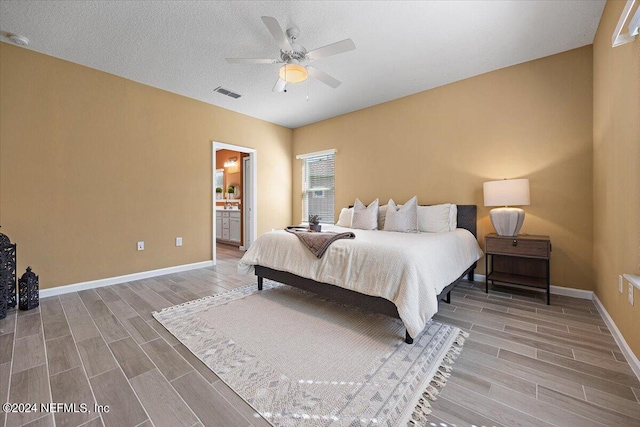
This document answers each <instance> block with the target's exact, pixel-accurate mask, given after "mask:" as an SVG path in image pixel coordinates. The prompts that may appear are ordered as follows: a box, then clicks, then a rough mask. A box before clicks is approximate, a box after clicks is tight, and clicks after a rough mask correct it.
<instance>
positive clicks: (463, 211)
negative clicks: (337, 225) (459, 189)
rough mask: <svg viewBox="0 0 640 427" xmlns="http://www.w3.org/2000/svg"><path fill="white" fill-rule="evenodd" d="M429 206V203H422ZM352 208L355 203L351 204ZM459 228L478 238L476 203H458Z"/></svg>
mask: <svg viewBox="0 0 640 427" xmlns="http://www.w3.org/2000/svg"><path fill="white" fill-rule="evenodd" d="M420 206H429V205H420ZM349 207H350V208H352V207H353V205H349ZM457 220H458V228H464V229H465V230H469V231H470V232H471V234H473V235H474V236H475V237H476V239H477V238H478V229H477V227H478V224H477V221H478V207H477V206H476V205H458V218H457Z"/></svg>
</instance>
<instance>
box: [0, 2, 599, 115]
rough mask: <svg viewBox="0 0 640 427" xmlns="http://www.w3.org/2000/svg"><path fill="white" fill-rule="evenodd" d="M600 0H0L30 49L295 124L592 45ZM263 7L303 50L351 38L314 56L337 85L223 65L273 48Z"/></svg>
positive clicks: (4, 22)
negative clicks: (350, 45) (281, 83)
mask: <svg viewBox="0 0 640 427" xmlns="http://www.w3.org/2000/svg"><path fill="white" fill-rule="evenodd" d="M604 4H605V0H596V1H584V0H579V1H567V0H565V1H547V0H544V1H424V2H401V1H375V2H372V1H349V2H347V1H344V2H337V1H332V2H329V1H295V2H294V1H289V2H288V1H271V2H258V1H252V2H242V1H219V2H213V1H187V2H178V1H163V2H160V1H144V2H143V1H47V2H45V1H26V0H21V1H9V0H2V1H1V3H0V30H1V31H3V32H9V33H16V34H20V35H23V36H26V37H27V38H29V40H30V44H29V47H28V48H29V49H33V50H35V51H38V52H42V53H45V54H48V55H52V56H55V57H59V58H62V59H65V60H68V61H71V62H75V63H78V64H82V65H86V66H88V67H92V68H96V69H99V70H103V71H106V72H108V73H112V74H115V75H118V76H122V77H125V78H128V79H131V80H135V81H138V82H141V83H145V84H147V85H151V86H155V87H158V88H162V89H165V90H168V91H171V92H175V93H178V94H181V95H184V96H188V97H190V98H195V99H198V100H201V101H204V102H207V103H210V104H214V105H218V106H220V107H223V108H227V109H229V110H233V111H237V112H239V113H243V114H247V115H249V116H253V117H258V118H260V119H264V120H267V121H270V122H273V123H277V124H280V125H283V126H287V127H289V128H296V127H299V126H303V125H305V124H309V123H313V122H317V121H320V120H323V119H327V118H330V117H334V116H337V115H340V114H344V113H347V112H350V111H354V110H358V109H361V108H365V107H368V106H371V105H375V104H379V103H382V102H385V101H389V100H392V99H397V98H400V97H403V96H407V95H410V94H413V93H417V92H421V91H424V90H427V89H431V88H434V87H437V86H442V85H445V84H447V83H451V82H454V81H457V80H461V79H465V78H468V77H472V76H475V75H478V74H482V73H486V72H488V71H492V70H496V69H499V68H503V67H507V66H510V65H514V64H518V63H522V62H525V61H530V60H533V59H536V58H540V57H544V56H548V55H552V54H555V53H559V52H563V51H566V50H570V49H574V48H577V47H581V46H584V45H588V44H591V43H592V42H593V37H594V35H595V32H596V30H597V27H598V22H599V20H600V16H601V14H602V10H603V8H604ZM262 15H267V16H273V17H274V18H276V19H277V20H278V21H279V22H280V24H281V25H282V26H283V30H286V29H287V28H289V27H290V26H293V25H295V26H297V27H299V28H300V36H299V39H298V42H299V43H300V44H302V45H303V46H305V47H306V48H307V50H312V49H314V48H317V47H321V46H324V45H327V44H330V43H333V42H336V41H339V40H342V39H345V38H351V39H352V40H353V41H354V42H355V45H356V50H355V51H351V52H346V53H343V54H340V55H336V56H333V57H329V58H322V59H319V60H317V61H315V62H314V66H315V67H317V68H319V69H321V70H323V71H325V72H327V73H329V74H331V75H332V76H334V77H335V78H337V79H338V80H341V81H342V85H341V86H340V87H338V88H337V89H332V88H330V87H328V86H326V85H324V84H322V83H320V82H318V81H315V80H311V79H310V82H309V84H307V82H304V83H300V84H297V85H288V91H287V92H286V93H273V92H271V88H272V87H273V85H274V83H275V82H276V80H277V76H278V67H279V66H278V64H269V65H235V64H228V63H227V62H226V61H225V58H229V57H242V58H276V57H277V55H278V53H279V51H278V48H277V45H276V43H275V41H274V40H273V39H272V37H271V35H270V34H269V32H268V31H267V29H266V27H265V26H264V24H263V23H262V21H261V20H260V16H262ZM2 40H3V41H7V39H6V38H4V37H3V38H2ZM218 86H222V87H224V88H226V89H229V90H232V91H234V92H237V93H239V94H241V95H242V97H241V98H240V99H232V98H229V97H226V96H223V95H221V94H218V93H216V92H214V91H213V89H215V88H216V87H218ZM307 92H308V93H309V100H308V101H307V100H306V97H307Z"/></svg>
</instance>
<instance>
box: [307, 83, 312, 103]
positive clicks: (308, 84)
mask: <svg viewBox="0 0 640 427" xmlns="http://www.w3.org/2000/svg"><path fill="white" fill-rule="evenodd" d="M310 85H311V82H310V80H309V79H307V102H309V86H310Z"/></svg>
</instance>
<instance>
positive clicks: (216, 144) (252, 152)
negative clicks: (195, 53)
mask: <svg viewBox="0 0 640 427" xmlns="http://www.w3.org/2000/svg"><path fill="white" fill-rule="evenodd" d="M211 147H212V154H211V163H212V165H211V196H212V198H213V200H212V202H211V204H212V207H211V210H212V212H211V224H212V225H211V230H212V234H211V254H212V255H211V256H212V261H213V265H216V264H217V260H218V257H217V254H216V187H215V180H216V169H217V168H216V149H226V150H233V151H239V152H241V153H249V158H250V159H251V160H250V161H251V168H252V176H251V189H250V190H251V213H252V214H253V217H252V220H251V222H250V224H249V226H250V229H249V238H250V239H251V240H250V241H251V242H254V241H255V240H256V234H257V230H258V197H257V190H258V151H257V150H256V149H255V148H249V147H243V146H241V145H234V144H228V143H226V142H220V141H211ZM242 192H243V193H244V189H243V190H242ZM247 249H248V248H247Z"/></svg>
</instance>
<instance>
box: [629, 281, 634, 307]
mask: <svg viewBox="0 0 640 427" xmlns="http://www.w3.org/2000/svg"><path fill="white" fill-rule="evenodd" d="M629 304H631V305H633V285H632V284H631V283H629Z"/></svg>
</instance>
